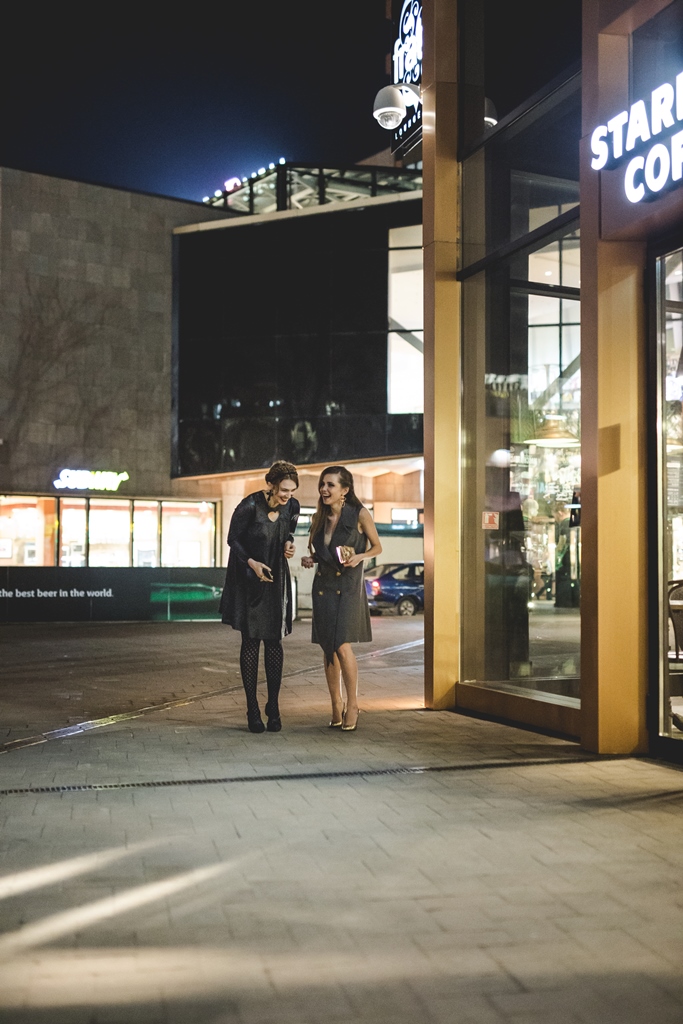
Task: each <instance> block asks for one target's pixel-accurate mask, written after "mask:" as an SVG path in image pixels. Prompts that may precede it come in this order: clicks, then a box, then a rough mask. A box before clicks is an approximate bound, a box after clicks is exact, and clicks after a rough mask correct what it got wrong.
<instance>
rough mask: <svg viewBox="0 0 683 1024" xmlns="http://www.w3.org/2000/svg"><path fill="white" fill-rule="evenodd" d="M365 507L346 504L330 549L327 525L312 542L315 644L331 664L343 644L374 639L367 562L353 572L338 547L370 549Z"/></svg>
mask: <svg viewBox="0 0 683 1024" xmlns="http://www.w3.org/2000/svg"><path fill="white" fill-rule="evenodd" d="M361 508H362V505H359V506H358V507H356V508H354V507H353V506H350V505H344V507H343V509H342V510H341V515H340V517H339V521H338V523H337V526H336V528H335V531H334V533H333V534H332V540H331V541H330V544H329V546H327V545H326V544H325V524H324V523H323V526H322V529H320V530H319V531H318V533H317V534H316V535H315V537H313V538H312V540H311V547H312V548H313V555H314V557H315V559H316V561H317V565H316V573H315V576H314V578H313V632H312V637H311V640H312V643H314V644H320V646H321V647H322V649H323V651H324V652H325V658H326V660H327V661H328V662H331V661H332V659H333V657H334V654H335V652H336V651H338V650H339V648H340V647H341V645H342V644H355V643H367V642H368V641H370V640H372V629H371V627H370V610H369V608H368V598H367V595H366V593H365V578H364V576H363V565H364V563H363V562H360V563H359V564H358V565H357V566H355V568H353V569H351V568H349V567H348V566H344V565H342V564H341V563H340V561H339V559H338V558H337V555H336V548H337V547H339V546H342V545H343V546H345V547H350V548H353V550H354V551H355V552H356V554H359V555H360V554H362V553H363V552H364V551H366V550H367V547H368V538H367V537H366V536H365V534H364V533H361V532H360V531H359V529H358V516H359V514H360V511H361Z"/></svg>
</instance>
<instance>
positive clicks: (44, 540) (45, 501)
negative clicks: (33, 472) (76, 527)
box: [0, 495, 57, 567]
mask: <svg viewBox="0 0 683 1024" xmlns="http://www.w3.org/2000/svg"><path fill="white" fill-rule="evenodd" d="M56 529H57V501H56V499H55V498H35V497H23V496H20V495H8V496H4V495H3V496H0V567H1V566H5V565H54V564H55V533H56Z"/></svg>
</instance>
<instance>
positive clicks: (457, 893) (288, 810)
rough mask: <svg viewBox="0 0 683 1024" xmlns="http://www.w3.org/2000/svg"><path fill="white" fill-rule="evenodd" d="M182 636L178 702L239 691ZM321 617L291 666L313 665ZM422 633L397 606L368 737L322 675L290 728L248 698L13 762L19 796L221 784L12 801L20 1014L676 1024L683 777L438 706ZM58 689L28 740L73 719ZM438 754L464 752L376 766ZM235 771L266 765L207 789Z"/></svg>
mask: <svg viewBox="0 0 683 1024" xmlns="http://www.w3.org/2000/svg"><path fill="white" fill-rule="evenodd" d="M182 626H183V628H184V629H185V630H186V631H187V632H185V633H184V634H181V632H180V630H178V631H173V630H169V631H167V632H166V633H165V634H164V641H163V644H162V643H161V641H160V640H158V639H157V638H155V637H152V640H154V642H155V643H158V644H159V646H158V648H157V651H158V655H157V656H158V659H159V665H158V668H159V672H160V673H161V674H163V672H164V671H165V668H164V666H168V665H170V664H171V663H172V662H173V660H174V658H175V660H176V667H175V668H174V669H172V670H171V669H170V668H168V672H169V676H168V679H169V683H170V684H172V685H169V686H167V687H166V688H164V685H163V683H162V681H161V679H160V677H159V678H157V681H156V682H155V684H154V688H153V689H154V692H153V694H152V695H153V696H154V698H155V700H157V701H161V700H163V699H170V698H171V696H172V695H173V694H174V693H186V694H190V695H192V696H193V697H197V696H199V695H200V694H201V693H202V692H203V691H202V689H201V687H202V685H203V686H204V688H205V690H209V689H217V688H219V687H220V686H223V687H225V688H226V689H228V690H229V688H230V687H231V686H235V685H236V677H235V675H234V672H233V674H232V675H230V671H232V669H231V670H230V671H228V670H226V673H225V674H224V675H221V673H209V672H206V673H204V672H203V669H202V667H201V665H199V667H197V665H192V664H189V665H188V661H187V659H186V657H185V654H184V653H183V652H184V651H185V652H186V650H187V645H189V646H190V647H191V648H192V649H193V650H195V651H196V649H197V647H198V646H201V644H202V643H204V644H207V643H208V640H207V635H208V634H207V633H206V630H207V628H208V627H206V626H201V625H200V624H197V629H196V631H194V632H193V629H194V624H182ZM213 628H214V629H217V628H218V627H213ZM307 628H308V627H307V626H306V624H302V625H301V626H299V627H298V630H297V633H296V634H295V636H294V637H292V638H290V639H289V640H288V644H290V645H291V647H290V648H288V661H287V670H288V671H293V670H294V669H295V668H296V667H298V666H300V667H303V668H304V669H305V668H306V667H307V666H309V665H312V664H315V661H316V658H315V656H314V657H313V658H312V659H311V651H312V650H313V649H312V648H311V647H310V645H308V646H306V644H307ZM419 628H420V625H419V622H417V623H416V622H411V623H409V624H407V625H406V624H403V623H401V622H400V621H399V620H387V622H386V623H385V622H384V620H380V622H379V623H377V628H376V629H375V634H376V640H375V643H374V645H373V647H374V651H375V654H374V656H373V657H372V658H369V659H366V660H364V661H363V662H361V668H362V672H361V676H362V697H361V706H362V707H363V708H364V712H363V714H362V715H361V718H360V724H359V728H358V731H357V732H355V733H348V734H343V735H342V734H340V733H339V732H338V731H337V730H328V729H327V728H326V727H325V723H326V721H327V703H326V701H325V697H324V682H323V680H322V672H321V670H315V671H303V672H301V673H300V674H298V675H290V676H289V677H288V678H287V680H286V681H285V686H284V688H283V701H282V708H283V721H284V723H285V727H284V729H283V732H282V733H280V734H274V735H273V734H265V735H263V736H252V735H251V734H249V733H248V732H246V730H245V726H244V710H243V698H242V697H241V694H240V693H239V691H238V690H236V689H234V690H229V692H226V693H224V694H222V695H220V696H217V697H209V698H206V699H199V700H195V701H194V702H193V703H189V704H186V705H185V706H182V707H175V708H171V709H166V710H163V711H156V712H154V713H152V714H149V715H146V716H143V717H140V718H135V719H131V720H130V721H127V722H124V723H120V724H116V725H113V726H109V727H107V728H101V729H100V728H97V729H93V730H91V731H88V732H85V733H84V734H82V735H75V736H71V737H69V738H67V739H64V740H51V741H48V742H44V743H40V744H37V745H35V746H29V747H25V748H23V749H17V750H11V751H10V752H8V753H6V754H4V755H2V756H1V757H0V788H2V789H11V788H26V789H36V788H40V787H50V786H53V787H54V786H57V787H59V786H67V785H101V784H112V783H119V784H123V785H125V784H126V783H131V782H136V783H154V782H160V783H161V782H173V781H175V782H178V781H182V780H198V782H197V784H192V785H190V784H182V785H173V786H171V787H168V786H154V785H151V786H149V787H147V786H142V787H140V788H133V789H129V788H120V789H108V790H100V791H97V790H95V791H76V792H65V793H55V792H43V793H37V792H29V793H23V794H13V795H7V796H4V797H2V799H1V800H0V816H1V821H2V831H1V833H0V855H1V857H2V862H1V863H2V867H1V872H2V874H1V876H0V925H1V927H2V934H0V1021H3V1022H4V1021H8V1022H9V1021H11V1022H19V1024H29V1022H30V1024H43V1022H44V1024H62V1022H64V1024H67V1022H68V1024H124V1022H126V1024H128V1022H145V1024H162V1022H163V1024H169V1022H173V1024H176V1022H177V1024H181V1022H182V1024H195V1022H197V1024H271V1022H273V1024H275V1022H276V1021H277V1022H292V1024H322V1022H333V1024H346V1022H348V1024H351V1022H361V1024H371V1022H372V1024H408V1022H410V1024H423V1022H425V1024H432V1022H434V1024H441V1022H443V1024H446V1022H448V1024H451V1022H453V1024H503V1022H514V1024H549V1022H559V1024H564V1022H572V1024H598V1022H599V1024H603V1022H604V1024H612V1022H614V1024H617V1022H618V1024H641V1022H642V1024H646V1022H647V1024H674V1022H676V1024H680V1021H681V1020H683V972H681V957H682V954H683V895H682V892H683V890H682V889H681V885H680V878H681V873H682V871H683V816H682V815H681V810H682V804H683V775H682V774H681V773H680V772H678V771H676V770H674V769H671V768H668V767H666V766H663V765H658V764H654V763H652V762H648V761H646V760H639V759H632V760H618V761H614V760H606V761H600V760H589V761H586V760H581V758H582V757H584V756H585V755H582V754H581V752H580V750H579V749H578V748H577V747H576V745H575V744H572V743H570V742H567V741H564V740H561V739H558V738H553V737H547V736H543V735H539V734H536V733H533V732H528V731H525V730H521V729H515V728H511V727H506V726H504V725H499V724H496V723H490V722H485V721H481V720H477V719H473V718H468V717H465V716H462V715H456V714H452V713H449V712H430V711H425V710H424V709H423V708H422V707H421V685H422V669H421V664H420V648H419V647H415V646H414V647H410V648H404V649H403V650H389V649H392V648H396V647H400V646H401V644H402V643H406V642H411V641H413V640H415V639H416V638H418V637H419ZM118 629H120V630H123V632H122V633H121V634H120V639H121V642H122V643H123V645H124V646H125V640H126V635H125V630H124V628H123V627H118ZM130 629H131V631H133V630H134V629H135V627H130ZM90 635H92V634H90ZM137 635H138V637H142V636H143V634H142V633H138V634H137ZM160 636H161V634H159V635H158V637H160ZM178 636H182V640H181V641H179V640H178ZM85 637H86V640H87V637H88V634H87V633H86V634H85ZM216 637H217V640H216V642H220V643H226V641H225V640H223V639H220V640H219V637H220V634H216ZM10 639H11V638H10V637H9V635H8V634H5V642H6V644H7V645H8V646H9V647H11V648H12V650H13V651H14V654H15V655H16V661H15V669H16V672H17V673H19V672H20V668H21V666H20V660H21V659H20V657H19V654H20V652H19V651H18V647H17V646H16V644H17V643H19V641H16V639H11V643H10V642H9V641H10ZM76 640H77V636H76V634H75V633H72V634H70V640H69V642H70V643H71V644H72V645H73V646H72V648H71V650H72V652H75V651H76V648H77V647H78V643H77V642H76ZM117 642H118V641H117ZM136 642H137V641H135V642H134V641H133V640H131V641H130V643H129V645H128V650H129V652H130V651H131V650H132V649H133V647H134V646H135V643H136ZM56 643H58V641H54V640H52V641H51V644H52V647H55V644H56ZM98 643H99V644H101V645H102V652H101V653H102V656H103V657H104V656H108V657H110V658H112V657H113V656H114V654H115V651H114V648H115V646H116V645H115V644H114V647H111V648H107V645H106V643H104V641H102V640H100V641H98ZM12 645H14V646H12ZM143 646H144V645H143ZM228 646H229V644H228ZM161 647H164V649H163V650H161ZM86 648H88V644H87V643H85V641H84V643H83V652H82V653H81V655H80V656H74V667H73V669H72V670H70V671H73V672H74V678H78V679H81V680H82V679H85V676H86V674H87V671H88V664H89V662H88V658H89V657H92V650H91V649H90V654H88V653H87V651H86ZM382 651H385V652H386V653H379V652H382ZM57 653H58V650H57V649H56V648H55V650H54V651H53V654H55V655H56V654H57ZM234 653H235V652H234V650H232V649H231V650H229V651H227V652H226V654H224V655H223V657H224V658H225V665H228V666H229V665H231V664H232V665H233V667H234ZM207 654H208V656H210V657H214V655H215V654H216V652H215V649H213V648H212V649H210V650H207ZM304 654H305V655H306V656H307V658H308V660H304ZM136 664H137V663H135V662H134V659H132V658H131V659H129V662H128V667H129V669H130V672H129V673H128V674H127V675H126V686H125V693H126V701H128V704H126V706H127V707H132V706H133V705H135V703H136V700H135V698H136V697H140V696H142V695H143V690H144V687H141V682H142V681H143V680H144V678H145V673H144V672H140V671H138V670H137V669H136ZM114 667H115V666H114V665H113V664H112V669H114ZM138 668H139V666H138ZM32 671H35V672H36V673H37V674H40V672H41V665H40V661H39V659H37V662H36V665H35V668H34V669H32ZM193 673H194V674H193ZM183 674H185V677H186V678H185V682H184V683H183ZM112 675H114V672H113V671H112ZM212 675H213V676H217V677H218V678H217V681H216V679H213V680H212V681H211V683H210V685H209V686H207V685H206V682H205V681H204V682H202V680H205V679H206V677H211V676H212ZM15 678H16V677H15ZM183 687H184V689H183ZM40 692H41V687H40V686H39V685H38V683H36V684H35V685H34V687H33V688H32V689H31V693H30V700H29V701H28V704H29V705H30V707H32V708H34V709H35V708H37V707H38V705H40V710H39V711H37V710H34V711H31V710H30V708H28V710H26V712H25V714H24V719H25V720H26V721H25V727H26V728H25V731H24V733H23V734H24V735H31V734H32V733H31V730H36V729H37V728H38V727H39V726H44V727H45V728H49V727H50V726H56V725H58V724H60V722H61V720H62V719H63V716H64V710H65V705H64V703H63V700H62V698H56V699H55V701H54V702H53V704H52V705H51V704H50V690H49V686H47V684H43V686H42V692H43V696H44V699H43V701H42V702H40V701H38V700H37V696H38V695H39V693H40ZM60 692H64V691H60ZM78 692H81V691H78ZM149 695H150V692H149V689H148V690H147V691H146V696H148V697H149ZM13 701H14V703H13V705H12V706H13V708H15V709H17V708H20V707H21V696H20V694H18V693H15V695H14V697H13ZM104 703H106V702H104V700H103V705H102V708H101V710H103V711H104V710H106V709H105V707H104ZM144 703H145V702H144V701H138V702H137V705H136V706H137V707H142V706H144ZM119 706H120V705H119ZM88 710H89V707H88ZM112 710H113V709H112ZM60 715H61V716H62V719H59V720H58V718H59V716H60ZM32 716H33V717H32ZM51 716H52V717H51ZM55 716H57V717H55ZM75 717H78V716H75ZM8 728H10V729H11V728H12V724H11V723H8ZM40 731H43V730H42V729H40ZM525 762H526V763H525ZM420 765H424V766H431V767H435V768H438V767H441V768H445V767H449V766H459V770H456V771H435V772H425V773H415V774H383V775H382V774H374V775H373V774H372V772H373V771H379V770H387V769H391V768H395V767H397V766H413V767H419V766H420ZM492 765H494V766H492ZM344 772H346V773H349V774H345V775H344V774H341V773H344ZM353 772H360V773H363V772H364V773H365V774H350V773H353ZM302 774H307V775H309V776H310V777H308V778H303V779H302V778H300V777H297V778H292V775H297V776H300V775H302ZM264 775H268V776H273V775H274V776H278V778H275V779H272V780H270V781H267V780H264V779H263V778H262V776H264ZM225 777H231V778H238V779H245V780H248V781H241V782H240V781H238V782H231V783H208V782H206V781H204V782H202V781H201V780H206V779H209V778H225Z"/></svg>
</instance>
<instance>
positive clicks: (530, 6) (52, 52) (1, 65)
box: [0, 0, 580, 200]
mask: <svg viewBox="0 0 683 1024" xmlns="http://www.w3.org/2000/svg"><path fill="white" fill-rule="evenodd" d="M579 8H580V3H579V2H578V0H566V3H565V4H563V10H565V11H566V15H563V18H564V20H565V24H564V30H563V31H562V32H559V33H558V31H557V26H556V25H555V26H553V25H551V23H550V21H549V19H550V18H551V17H552V15H550V14H549V13H548V11H549V10H551V11H552V10H553V9H554V5H553V4H548V3H547V2H545V3H543V4H540V3H538V2H537V0H522V2H521V3H515V4H513V3H510V0H488V2H487V32H488V35H489V39H490V44H491V47H492V49H491V54H494V53H495V54H496V58H495V60H491V61H490V62H489V61H487V81H488V79H489V77H490V76H492V78H491V88H492V89H493V90H494V91H495V94H496V95H495V97H494V99H496V98H497V102H498V105H499V107H502V108H503V109H502V110H501V113H502V112H504V109H505V108H507V109H510V107H511V106H514V105H516V103H517V102H520V100H521V99H523V98H524V96H525V95H527V94H528V92H529V91H530V87H531V86H532V85H533V86H534V87H536V79H538V78H539V77H540V78H542V79H543V80H546V79H547V77H548V71H547V68H546V65H548V67H549V69H550V71H552V70H553V69H555V68H556V69H557V70H558V71H559V70H561V69H562V67H563V66H565V65H566V64H568V63H570V61H571V59H574V58H575V57H578V31H577V28H578V24H579V22H578V16H577V15H578V11H579ZM80 10H81V11H92V12H93V14H92V16H88V17H86V16H84V15H83V14H81V16H79V17H76V15H75V14H74V13H72V12H70V11H69V8H68V6H67V5H62V6H57V5H55V6H54V7H52V8H48V7H47V6H46V7H44V8H43V7H42V6H41V8H40V9H38V8H35V7H30V6H29V5H26V6H25V7H24V8H23V13H19V14H16V15H15V16H14V23H15V24H14V29H15V30H14V31H13V32H12V33H9V32H8V31H6V32H5V34H4V46H3V60H2V62H0V82H1V84H2V88H1V89H0V165H3V166H9V167H18V168H22V169H25V170H34V171H42V172H44V173H47V174H54V175H60V176H63V177H71V178H77V179H80V180H85V181H94V182H102V183H105V184H112V185H118V186H121V187H124V188H132V189H139V190H142V191H148V192H157V193H161V194H165V195H172V196H182V197H185V198H188V199H196V200H200V199H201V198H202V196H204V195H207V194H211V193H212V192H213V191H214V189H216V188H219V187H221V186H222V183H223V182H224V181H225V179H226V178H228V177H232V176H233V175H238V176H240V177H242V176H244V175H247V174H250V173H251V172H252V171H253V170H256V169H258V168H259V167H262V166H264V165H267V164H268V163H269V162H270V161H277V160H278V159H279V157H281V156H284V157H285V158H286V159H287V160H301V161H305V162H312V163H317V162H321V163H327V164H331V165H333V166H334V165H335V164H341V165H343V164H351V163H354V162H355V161H356V160H359V159H362V158H363V157H365V156H369V155H370V154H371V153H374V152H377V151H379V150H381V149H383V148H385V147H386V145H387V142H388V133H386V132H384V131H383V130H382V129H381V128H379V127H378V126H377V125H376V123H375V121H374V120H373V118H372V101H373V98H374V95H375V92H376V91H377V89H379V88H380V87H381V86H382V85H384V84H385V83H386V81H387V79H386V76H385V54H386V53H387V51H388V50H389V42H390V39H389V37H390V29H389V27H388V24H387V22H386V20H385V4H384V0H360V2H358V0H357V2H356V3H355V4H339V3H325V0H315V2H312V0H300V2H298V3H296V4H293V3H288V4H285V3H282V2H278V3H273V2H266V3H263V2H262V3H259V4H254V3H252V4H249V3H246V2H244V3H242V4H239V5H238V4H230V5H222V6H207V5H203V4H193V5H190V4H187V3H185V4H181V5H180V8H179V12H178V13H176V14H170V13H169V12H170V10H171V9H170V8H165V9H164V8H158V7H156V5H155V7H154V11H155V16H154V17H153V16H152V15H151V14H150V13H147V11H146V5H142V4H139V5H138V9H137V10H136V9H135V8H133V7H132V6H130V7H129V6H128V5H117V6H114V7H112V8H110V9H109V12H108V11H107V8H105V7H97V8H92V7H90V8H81V9H80ZM513 12H516V13H515V14H514V15H513ZM107 13H109V15H110V18H109V20H106V17H107ZM539 34H540V35H539ZM541 37H543V39H544V45H543V46H542V47H540V46H539V40H540V38H541ZM511 40H515V43H514V45H512V46H511ZM549 41H550V42H549ZM549 46H550V52H548V47H549ZM496 48H497V49H496ZM558 48H559V49H558ZM539 52H542V54H543V59H542V60H541V63H540V64H539V61H538V60H534V59H533V55H534V53H536V54H538V53H539ZM530 58H531V59H530ZM543 61H545V63H543ZM489 68H490V69H491V70H490V72H489ZM539 84H542V82H540V83H539ZM513 99H514V102H512V101H513Z"/></svg>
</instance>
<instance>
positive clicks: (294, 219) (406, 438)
mask: <svg viewBox="0 0 683 1024" xmlns="http://www.w3.org/2000/svg"><path fill="white" fill-rule="evenodd" d="M421 225H422V204H421V193H420V192H415V191H413V192H412V193H408V194H404V195H395V196H390V197H379V198H372V197H370V196H369V197H368V198H367V199H364V200H362V201H360V202H359V201H356V202H354V203H353V204H350V203H349V204H348V206H346V207H344V206H342V204H341V203H339V202H335V203H334V205H326V206H314V207H312V208H308V209H304V210H298V211H287V212H280V213H273V214H266V215H262V216H255V217H249V218H240V219H234V218H233V219H229V220H225V221H224V222H222V223H221V224H216V225H212V227H213V228H215V230H211V231H206V230H204V227H205V225H200V226H197V228H195V229H193V228H191V227H188V228H182V229H180V230H179V231H177V232H176V236H175V237H176V317H177V329H176V341H175V345H176V379H175V409H176V414H177V429H176V439H175V448H174V455H173V460H174V467H173V468H174V473H175V474H176V475H177V476H180V477H184V476H197V475H208V474H212V475H213V474H222V473H234V472H236V471H245V470H255V469H258V468H259V467H265V466H268V465H270V463H271V462H272V461H273V460H274V459H275V458H286V459H290V460H291V461H293V462H295V463H297V464H316V463H320V462H334V461H336V460H338V459H345V460H350V459H353V460H358V459H368V458H386V457H393V456H400V455H412V454H421V452H422V412H423V405H422V389H423V385H422V356H423V308H422V249H421V246H422V232H421Z"/></svg>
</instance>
